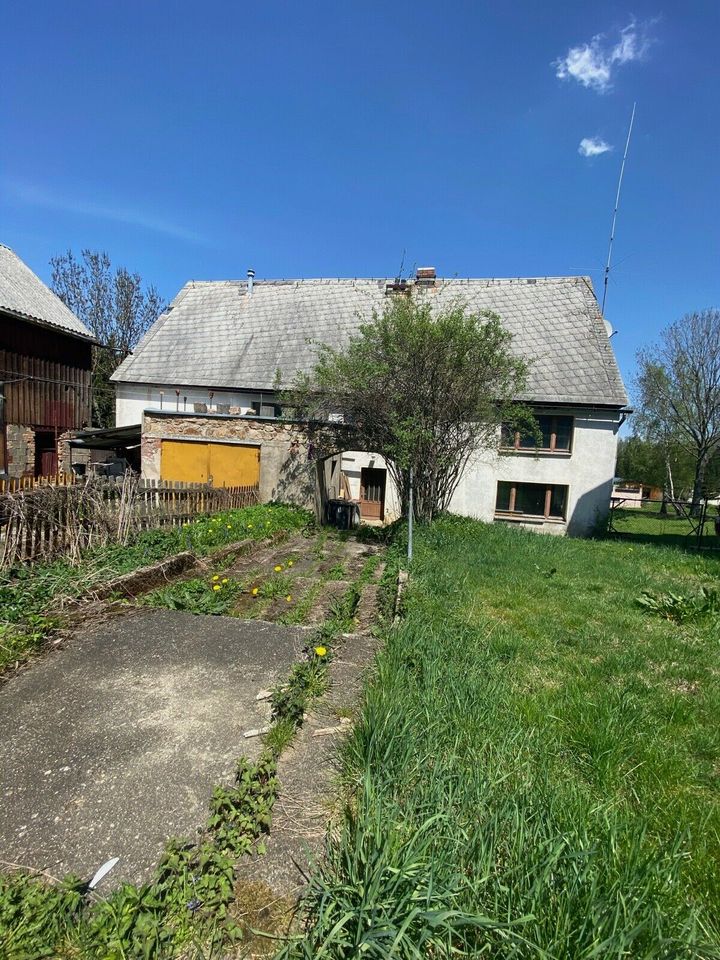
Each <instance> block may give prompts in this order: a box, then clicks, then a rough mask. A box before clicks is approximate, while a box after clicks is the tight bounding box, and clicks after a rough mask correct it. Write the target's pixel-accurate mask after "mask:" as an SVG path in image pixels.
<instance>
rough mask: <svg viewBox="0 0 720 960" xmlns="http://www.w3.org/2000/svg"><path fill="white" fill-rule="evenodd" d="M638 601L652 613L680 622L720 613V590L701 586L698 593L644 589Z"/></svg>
mask: <svg viewBox="0 0 720 960" xmlns="http://www.w3.org/2000/svg"><path fill="white" fill-rule="evenodd" d="M637 602H638V604H639V605H640V606H641V607H644V608H645V609H646V610H648V611H650V612H651V613H657V614H659V615H660V616H661V617H664V618H665V619H666V620H677V621H678V622H679V623H682V622H688V621H692V620H699V619H700V618H702V617H705V616H707V615H708V614H720V592H718V591H717V590H713V589H710V588H707V587H701V588H700V590H699V592H698V593H697V594H689V595H687V594H679V593H661V594H652V593H649V592H648V591H644V592H643V593H642V594H641V595H640V596H639V597H638V598H637Z"/></svg>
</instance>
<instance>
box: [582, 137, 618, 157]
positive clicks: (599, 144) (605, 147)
mask: <svg viewBox="0 0 720 960" xmlns="http://www.w3.org/2000/svg"><path fill="white" fill-rule="evenodd" d="M609 150H612V146H611V145H610V144H609V143H607V142H606V141H605V140H603V139H602V137H583V138H582V140H581V141H580V146H579V147H578V153H579V154H580V155H581V156H583V157H599V156H600V154H601V153H607V152H608V151H609Z"/></svg>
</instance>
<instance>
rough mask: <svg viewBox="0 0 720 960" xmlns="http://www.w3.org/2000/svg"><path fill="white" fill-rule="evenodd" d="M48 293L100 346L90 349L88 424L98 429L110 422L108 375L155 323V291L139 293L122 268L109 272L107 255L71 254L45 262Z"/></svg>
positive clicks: (135, 277) (137, 281)
mask: <svg viewBox="0 0 720 960" xmlns="http://www.w3.org/2000/svg"><path fill="white" fill-rule="evenodd" d="M50 266H51V268H52V288H53V290H54V291H55V293H56V294H57V295H58V296H59V297H60V299H61V300H62V301H63V303H64V304H65V305H66V306H67V307H69V308H70V310H72V312H73V313H74V314H75V315H76V316H77V317H79V318H80V320H82V322H83V323H84V324H85V326H87V327H88V328H89V329H90V330H91V331H92V333H93V334H94V335H95V337H96V338H97V339H98V341H99V343H100V345H99V346H97V347H94V348H93V361H92V373H93V420H94V422H95V424H96V425H97V426H101V427H110V426H112V425H113V424H114V422H115V390H114V387H113V385H112V384H111V382H110V375H111V374H112V373H113V372H114V371H115V370H116V369H117V367H118V366H119V364H120V363H121V361H122V360H124V358H125V357H126V356H127V355H128V353H130V351H131V350H132V349H133V348H134V347H135V345H136V344H137V342H138V341H139V340H140V338H141V337H142V336H143V334H144V333H145V332H146V331H147V330H148V328H149V327H150V326H151V325H152V324H153V323H154V322H155V320H157V318H158V316H159V315H160V313H161V312H162V310H163V301H162V299H161V297H160V294H159V293H158V292H157V290H156V289H155V287H153V286H148V287H145V289H143V285H142V279H141V278H140V276H139V274H137V273H130V272H129V271H128V270H126V269H125V267H119V268H118V269H117V270H115V271H114V272H113V269H112V266H111V263H110V257H109V256H108V255H107V253H104V252H103V253H100V252H97V251H95V250H83V251H82V254H81V259H80V260H76V259H75V256H74V254H73V252H72V250H68V252H67V253H65V254H63V255H62V256H59V257H53V258H52V259H51V260H50Z"/></svg>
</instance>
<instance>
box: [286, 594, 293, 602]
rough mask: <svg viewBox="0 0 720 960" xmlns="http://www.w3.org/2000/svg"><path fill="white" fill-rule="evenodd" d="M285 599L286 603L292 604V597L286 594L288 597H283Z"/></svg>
mask: <svg viewBox="0 0 720 960" xmlns="http://www.w3.org/2000/svg"><path fill="white" fill-rule="evenodd" d="M285 599H286V600H287V602H288V603H292V597H291V596H290V594H288V595H287V596H286V597H285Z"/></svg>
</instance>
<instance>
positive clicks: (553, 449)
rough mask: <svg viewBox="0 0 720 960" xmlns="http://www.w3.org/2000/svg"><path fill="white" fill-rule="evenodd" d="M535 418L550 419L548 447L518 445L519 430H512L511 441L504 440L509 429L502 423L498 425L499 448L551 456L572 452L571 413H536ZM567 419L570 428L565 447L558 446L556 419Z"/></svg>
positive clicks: (566, 454) (567, 455)
mask: <svg viewBox="0 0 720 960" xmlns="http://www.w3.org/2000/svg"><path fill="white" fill-rule="evenodd" d="M535 419H536V420H537V421H538V423H539V422H540V420H541V419H549V420H550V421H551V429H550V446H549V447H538V446H534V447H523V446H521V445H520V440H521V438H522V433H521V432H520V431H519V430H514V431H512V443H507V442H505V439H504V438H505V437H506V436H508V434H509V433H510V431H509V430H508V429H507V424H502V426H501V427H500V430H501V434H500V449H501V450H502V451H503V452H506V453H529V454H532V455H533V456H534V455H535V454H538V453H544V454H552V455H553V456H561V457H569V456H571V455H572V452H573V443H574V440H575V417H574V416H573V415H572V414H567V413H539V414H536V417H535ZM560 419H562V420H569V421H570V430H569V438H568V445H567V447H558V446H557V435H558V432H559V431H558V428H557V421H558V420H560Z"/></svg>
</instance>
